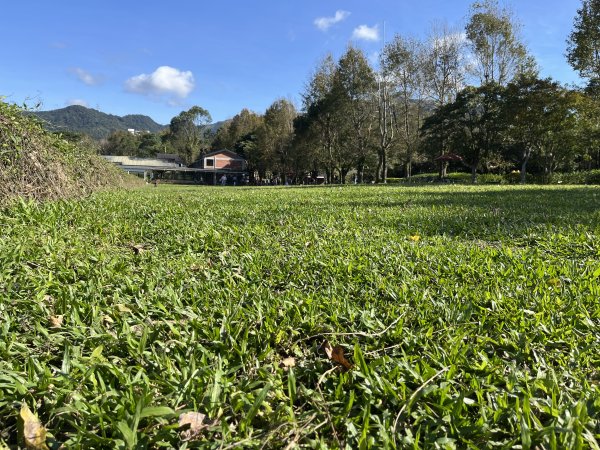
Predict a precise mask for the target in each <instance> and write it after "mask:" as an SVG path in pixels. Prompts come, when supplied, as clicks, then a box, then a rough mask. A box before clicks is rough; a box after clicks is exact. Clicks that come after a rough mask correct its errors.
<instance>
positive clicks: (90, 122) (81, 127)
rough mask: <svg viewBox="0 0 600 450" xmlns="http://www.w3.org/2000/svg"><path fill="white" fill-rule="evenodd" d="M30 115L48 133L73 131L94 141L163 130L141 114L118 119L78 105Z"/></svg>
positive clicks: (118, 117)
mask: <svg viewBox="0 0 600 450" xmlns="http://www.w3.org/2000/svg"><path fill="white" fill-rule="evenodd" d="M31 114H33V115H35V116H36V117H38V118H39V119H40V120H41V121H42V122H43V123H44V127H45V128H46V129H47V130H49V131H75V132H79V133H85V134H87V135H89V136H91V137H93V138H94V139H104V138H106V137H108V136H109V135H110V133H112V132H113V131H117V130H127V129H129V128H133V129H135V130H140V131H150V132H151V133H157V132H159V131H161V130H162V129H164V128H165V125H161V124H158V123H156V122H155V121H154V120H152V118H150V117H148V116H145V115H142V114H128V115H126V116H123V117H120V116H116V115H113V114H106V113H103V112H101V111H98V110H96V109H92V108H86V107H85V106H80V105H72V106H67V107H66V108H61V109H55V110H51V111H36V112H32V113H31Z"/></svg>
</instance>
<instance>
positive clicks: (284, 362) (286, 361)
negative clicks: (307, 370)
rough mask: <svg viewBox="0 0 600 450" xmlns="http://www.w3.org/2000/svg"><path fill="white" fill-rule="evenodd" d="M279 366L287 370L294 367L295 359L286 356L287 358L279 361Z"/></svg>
mask: <svg viewBox="0 0 600 450" xmlns="http://www.w3.org/2000/svg"><path fill="white" fill-rule="evenodd" d="M281 365H282V366H283V367H284V368H285V369H287V368H289V367H295V366H296V359H295V358H294V357H292V356H288V357H287V358H283V360H282V361H281Z"/></svg>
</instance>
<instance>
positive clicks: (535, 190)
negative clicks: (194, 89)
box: [0, 186, 600, 449]
mask: <svg viewBox="0 0 600 450" xmlns="http://www.w3.org/2000/svg"><path fill="white" fill-rule="evenodd" d="M599 211H600V189H599V188H598V187H562V186H560V187H559V186H555V187H543V188H542V187H516V186H502V187H496V186H488V187H470V186H433V187H413V188H409V187H391V186H388V187H377V186H374V187H360V186H359V187H353V186H348V187H345V188H308V189H302V188H287V189H286V188H281V189H278V188H260V189H216V188H205V189H202V190H197V189H194V188H173V187H167V186H159V187H158V188H157V189H155V188H149V189H147V190H143V191H137V192H127V191H123V192H117V193H111V194H108V193H101V194H98V195H94V196H92V197H90V198H86V199H83V200H80V201H68V202H66V201H58V202H49V203H45V204H35V203H28V202H21V203H19V204H17V205H15V206H14V207H13V208H11V209H9V210H6V211H5V212H4V213H3V214H2V215H0V233H1V237H0V316H1V317H2V322H1V324H0V446H1V443H2V442H3V441H4V442H5V443H7V444H8V445H9V446H14V445H16V439H17V416H18V415H19V411H20V408H21V405H23V404H25V405H27V406H28V407H29V408H30V409H31V411H32V412H33V413H34V414H35V415H36V416H37V417H38V418H39V420H40V422H41V424H42V425H44V426H45V427H46V428H47V430H48V436H47V440H46V442H47V443H48V445H49V446H50V447H51V448H57V447H58V446H59V445H60V444H64V445H65V446H66V447H67V448H160V447H163V448H165V447H166V448H177V447H182V448H185V447H186V446H187V447H201V448H215V449H217V448H233V447H235V448H244V447H245V448H281V447H287V448H294V447H295V446H298V447H300V448H473V449H475V448H495V447H498V448H511V447H512V448H516V447H520V448H524V449H527V448H548V449H550V448H585V447H589V448H598V439H599V438H600V422H599V420H598V417H600V389H599V384H600V377H599V374H598V364H599V363H600V361H599V360H598V355H599V354H600V353H599V351H598V349H599V348H600V342H599V336H600V333H598V328H599V327H600V304H599V303H598V298H599V296H600V289H599V286H600V283H599V278H600V244H599V243H600V212H599ZM325 341H327V343H326V342H325ZM344 361H346V362H345V363H344ZM349 365H352V367H351V368H350V367H349ZM344 366H346V369H344ZM26 413H27V410H25V412H24V413H21V415H22V416H25V417H30V416H29V415H27V414H26ZM184 413H190V414H184ZM192 413H196V414H192ZM199 414H204V415H206V416H205V417H203V416H200V415H199ZM186 421H187V422H188V423H189V422H194V424H195V425H192V426H191V428H187V427H189V425H185V426H184V427H181V428H180V426H179V424H178V422H179V423H184V422H186Z"/></svg>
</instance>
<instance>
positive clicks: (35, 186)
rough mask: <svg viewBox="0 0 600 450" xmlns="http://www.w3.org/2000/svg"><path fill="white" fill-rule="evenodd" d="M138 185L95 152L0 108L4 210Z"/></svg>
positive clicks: (8, 108) (0, 175)
mask: <svg viewBox="0 0 600 450" xmlns="http://www.w3.org/2000/svg"><path fill="white" fill-rule="evenodd" d="M135 182H136V181H135V179H133V178H130V177H129V176H128V175H126V174H124V173H123V172H122V171H120V170H119V169H117V168H116V167H114V166H112V165H111V164H110V163H107V162H106V161H104V160H103V159H102V158H100V157H99V156H97V155H96V154H94V153H93V152H91V151H90V150H88V149H85V148H82V147H80V146H77V145H74V144H72V143H70V142H67V141H66V140H64V139H62V138H60V137H58V136H56V135H53V134H52V133H49V132H47V131H46V130H44V129H43V127H42V125H41V124H40V123H39V121H38V120H37V119H35V118H34V117H30V116H29V115H24V114H23V113H22V111H21V110H20V109H19V108H17V107H16V106H14V105H9V104H6V103H3V102H0V205H4V204H7V203H9V202H10V201H12V200H14V199H16V198H18V197H21V198H27V199H34V200H53V199H59V198H67V197H78V196H81V195H86V194H89V193H91V192H93V191H95V190H98V189H102V188H104V187H109V186H110V187H118V186H124V185H126V184H128V183H135Z"/></svg>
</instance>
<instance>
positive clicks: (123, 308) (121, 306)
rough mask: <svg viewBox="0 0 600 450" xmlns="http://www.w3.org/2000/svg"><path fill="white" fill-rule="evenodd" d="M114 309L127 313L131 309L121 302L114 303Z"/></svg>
mask: <svg viewBox="0 0 600 450" xmlns="http://www.w3.org/2000/svg"><path fill="white" fill-rule="evenodd" d="M115 309H116V310H117V311H119V312H120V313H128V312H131V309H129V308H128V307H127V306H126V305H124V304H122V303H117V304H116V305H115Z"/></svg>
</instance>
